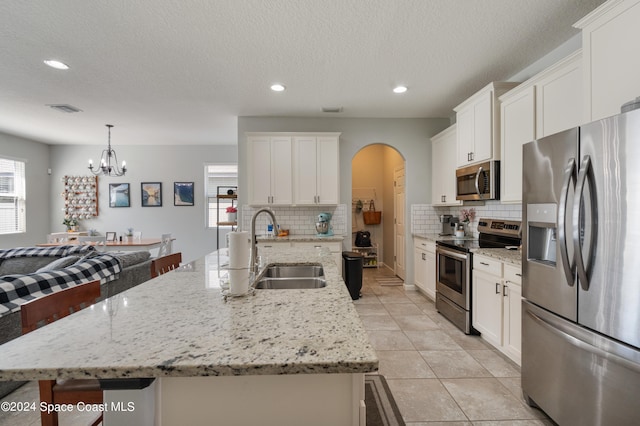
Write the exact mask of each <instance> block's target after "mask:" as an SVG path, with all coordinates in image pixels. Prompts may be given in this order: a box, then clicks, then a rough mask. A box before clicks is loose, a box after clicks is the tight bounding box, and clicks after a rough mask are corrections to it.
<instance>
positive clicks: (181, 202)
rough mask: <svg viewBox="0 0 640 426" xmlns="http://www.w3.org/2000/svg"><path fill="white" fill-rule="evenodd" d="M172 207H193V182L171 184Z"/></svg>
mask: <svg viewBox="0 0 640 426" xmlns="http://www.w3.org/2000/svg"><path fill="white" fill-rule="evenodd" d="M173 205H174V206H193V182H173Z"/></svg>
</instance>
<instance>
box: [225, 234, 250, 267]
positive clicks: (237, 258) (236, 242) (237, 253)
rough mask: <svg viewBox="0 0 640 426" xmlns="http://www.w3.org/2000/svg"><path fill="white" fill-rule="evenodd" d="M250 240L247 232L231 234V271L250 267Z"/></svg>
mask: <svg viewBox="0 0 640 426" xmlns="http://www.w3.org/2000/svg"><path fill="white" fill-rule="evenodd" d="M250 240H251V237H250V236H249V233H248V232H247V231H240V232H229V269H236V268H248V267H249V257H250V252H251V242H250Z"/></svg>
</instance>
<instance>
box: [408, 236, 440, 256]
mask: <svg viewBox="0 0 640 426" xmlns="http://www.w3.org/2000/svg"><path fill="white" fill-rule="evenodd" d="M413 246H414V247H415V248H417V249H418V250H424V251H428V252H431V253H435V252H436V243H434V242H433V241H429V240H425V239H424V238H419V237H415V238H414V239H413Z"/></svg>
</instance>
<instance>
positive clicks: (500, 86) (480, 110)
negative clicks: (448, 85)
mask: <svg viewBox="0 0 640 426" xmlns="http://www.w3.org/2000/svg"><path fill="white" fill-rule="evenodd" d="M517 84H518V83H508V82H507V83H504V82H494V83H490V84H488V85H487V86H485V87H484V88H483V89H481V90H480V91H478V92H477V93H476V94H474V95H473V96H471V97H470V98H469V99H467V100H466V101H464V102H463V103H461V104H460V105H458V106H457V107H455V108H454V110H455V111H456V122H457V125H458V131H457V133H458V136H457V141H458V154H457V159H458V160H457V167H466V166H468V165H470V164H475V163H481V162H483V161H488V160H494V159H495V160H497V159H500V131H499V129H500V109H499V107H498V97H499V96H500V95H502V94H503V93H505V92H506V91H507V90H509V89H511V88H513V87H515V86H516V85H517Z"/></svg>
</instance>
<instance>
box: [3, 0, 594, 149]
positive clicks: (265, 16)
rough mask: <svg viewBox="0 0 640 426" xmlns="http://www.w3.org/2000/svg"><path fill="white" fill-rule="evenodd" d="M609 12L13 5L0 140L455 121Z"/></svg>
mask: <svg viewBox="0 0 640 426" xmlns="http://www.w3.org/2000/svg"><path fill="white" fill-rule="evenodd" d="M602 2H603V0H535V1H531V0H181V1H175V0H110V1H105V0H55V1H31V0H3V1H2V2H0V58H2V61H1V62H0V131H3V132H6V133H10V134H15V135H19V136H24V137H28V138H31V139H35V140H39V141H43V142H46V143H55V144H57V143H63V144H104V142H105V140H106V129H105V128H104V124H106V123H110V124H114V125H115V127H114V129H113V133H112V139H113V143H114V145H118V144H229V143H235V142H236V139H237V117H238V116H304V117H315V116H318V117H319V116H327V114H325V113H322V112H321V108H322V107H333V106H341V107H343V108H344V111H343V112H342V113H340V114H330V115H329V116H331V117H449V116H450V115H451V113H452V108H453V107H454V106H456V105H457V104H458V103H460V102H461V101H463V100H464V99H465V98H467V97H468V96H469V95H471V94H473V93H474V92H475V91H477V90H478V89H480V88H481V87H483V86H485V85H486V84H487V83H489V82H490V81H500V80H504V79H507V78H508V77H509V76H512V75H514V74H516V73H517V72H519V71H520V70H522V69H524V68H525V67H526V66H528V65H530V64H531V63H533V62H535V61H536V60H537V59H539V58H540V57H542V56H544V55H545V54H547V53H548V52H550V51H551V50H553V49H554V48H556V47H557V46H559V45H560V44H562V43H563V42H565V41H566V40H568V39H569V38H571V37H572V36H573V35H575V34H577V30H576V29H574V28H572V24H573V23H574V22H576V21H577V20H579V19H580V18H582V17H583V16H584V15H586V14H587V13H589V12H590V11H591V10H593V9H594V8H595V7H596V6H597V5H599V4H601V3H602ZM47 58H56V59H59V60H61V61H63V62H65V63H67V64H68V65H69V66H70V67H71V69H70V70H68V71H60V70H55V69H52V68H49V67H47V66H45V65H44V64H43V62H42V61H43V60H44V59H47ZM276 81H277V82H281V83H283V84H285V85H286V86H287V90H286V91H285V92H282V93H274V92H272V91H270V90H269V86H270V85H271V84H272V83H273V82H276ZM400 83H402V84H405V85H407V86H408V87H409V91H408V92H407V93H405V94H403V95H396V94H394V93H392V91H391V89H392V87H393V86H395V85H396V84H400ZM46 104H71V105H73V106H76V107H78V108H80V109H81V110H82V111H83V112H80V113H76V114H65V113H61V112H59V111H55V110H53V109H50V108H48V107H46V106H45V105H46Z"/></svg>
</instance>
